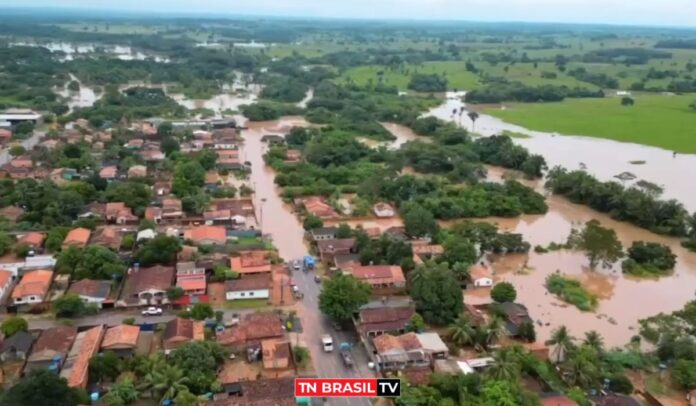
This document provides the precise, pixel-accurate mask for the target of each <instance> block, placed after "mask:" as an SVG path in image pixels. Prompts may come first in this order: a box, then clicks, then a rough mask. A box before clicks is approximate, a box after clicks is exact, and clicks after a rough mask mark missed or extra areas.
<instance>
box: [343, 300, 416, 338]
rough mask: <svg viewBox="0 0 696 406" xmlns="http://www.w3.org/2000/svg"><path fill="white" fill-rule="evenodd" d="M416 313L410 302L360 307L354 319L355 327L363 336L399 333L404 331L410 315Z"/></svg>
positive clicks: (409, 320)
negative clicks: (396, 304)
mask: <svg viewBox="0 0 696 406" xmlns="http://www.w3.org/2000/svg"><path fill="white" fill-rule="evenodd" d="M415 313H416V309H415V307H414V306H413V304H412V303H401V304H399V305H398V306H386V305H381V304H380V305H379V306H378V307H368V308H364V309H361V310H360V312H359V313H358V315H357V317H356V318H355V320H354V323H355V328H356V330H357V331H358V333H359V334H360V335H362V336H364V337H376V336H378V335H382V334H386V333H393V334H401V333H404V332H405V331H406V328H407V327H408V325H409V323H410V322H411V317H413V315H414V314H415Z"/></svg>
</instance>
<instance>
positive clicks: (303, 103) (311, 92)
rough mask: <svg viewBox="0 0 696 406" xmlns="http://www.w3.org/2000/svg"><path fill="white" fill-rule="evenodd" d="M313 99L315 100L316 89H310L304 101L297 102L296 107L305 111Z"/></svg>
mask: <svg viewBox="0 0 696 406" xmlns="http://www.w3.org/2000/svg"><path fill="white" fill-rule="evenodd" d="M313 98H314V89H312V88H310V89H309V90H307V94H305V97H304V99H302V100H300V101H299V102H297V104H296V106H297V107H300V108H303V109H304V108H306V107H307V103H309V102H310V100H312V99H313Z"/></svg>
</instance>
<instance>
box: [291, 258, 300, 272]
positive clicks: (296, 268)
mask: <svg viewBox="0 0 696 406" xmlns="http://www.w3.org/2000/svg"><path fill="white" fill-rule="evenodd" d="M301 268H302V263H301V262H300V260H299V259H298V260H295V262H294V263H293V264H292V269H294V270H296V271H299V270H300V269H301Z"/></svg>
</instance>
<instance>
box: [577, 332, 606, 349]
mask: <svg viewBox="0 0 696 406" xmlns="http://www.w3.org/2000/svg"><path fill="white" fill-rule="evenodd" d="M582 343H583V345H587V346H588V347H590V348H594V350H595V351H597V353H598V354H601V353H603V352H604V338H602V335H601V334H599V333H598V332H597V331H595V330H592V331H588V332H586V333H585V339H584V340H583V341H582Z"/></svg>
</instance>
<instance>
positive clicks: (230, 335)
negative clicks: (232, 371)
mask: <svg viewBox="0 0 696 406" xmlns="http://www.w3.org/2000/svg"><path fill="white" fill-rule="evenodd" d="M284 336H285V330H284V329H283V324H282V322H281V320H280V316H278V314H277V313H273V312H264V313H250V314H247V315H246V316H244V318H243V319H242V320H241V321H240V322H239V325H237V326H234V327H231V328H229V329H226V330H225V331H222V332H220V333H218V334H217V341H218V343H220V345H223V346H225V347H230V348H234V349H246V348H249V347H254V348H260V347H261V341H263V340H267V339H272V338H282V337H284Z"/></svg>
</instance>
